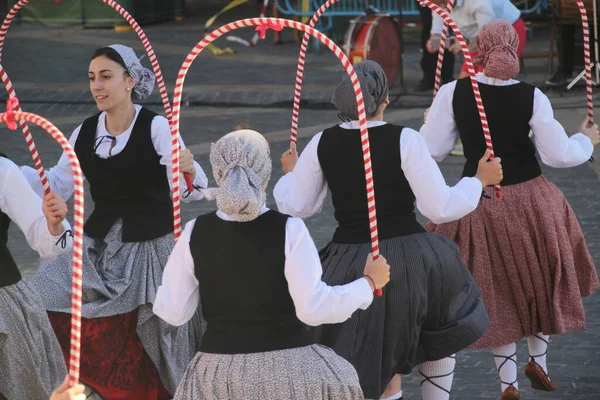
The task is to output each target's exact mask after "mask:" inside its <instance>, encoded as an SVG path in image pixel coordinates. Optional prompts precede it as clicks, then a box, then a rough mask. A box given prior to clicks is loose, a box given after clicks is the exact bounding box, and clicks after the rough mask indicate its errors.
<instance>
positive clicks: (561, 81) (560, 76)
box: [545, 71, 573, 86]
mask: <svg viewBox="0 0 600 400" xmlns="http://www.w3.org/2000/svg"><path fill="white" fill-rule="evenodd" d="M572 80H573V74H566V73H564V72H561V71H558V72H557V73H556V74H554V76H553V77H552V78H550V79H548V80H546V82H545V84H546V85H547V86H567V85H568V84H569V83H571V81H572Z"/></svg>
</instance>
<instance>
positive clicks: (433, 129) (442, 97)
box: [419, 81, 459, 162]
mask: <svg viewBox="0 0 600 400" xmlns="http://www.w3.org/2000/svg"><path fill="white" fill-rule="evenodd" d="M455 88H456V81H452V82H450V83H448V84H446V85H443V86H442V87H441V88H440V90H439V91H438V93H437V95H436V96H435V99H434V100H433V103H432V104H431V107H430V108H429V111H428V113H427V118H426V119H425V123H424V124H423V126H421V129H420V130H419V133H420V134H421V136H422V137H423V139H425V143H426V144H427V148H428V149H429V152H430V153H431V156H432V157H433V159H434V160H436V161H438V162H441V161H443V160H444V159H445V158H446V157H448V154H450V152H451V151H452V150H453V149H454V146H455V144H456V139H457V138H458V136H459V133H458V127H457V126H456V121H454V110H453V108H452V98H453V97H454V89H455Z"/></svg>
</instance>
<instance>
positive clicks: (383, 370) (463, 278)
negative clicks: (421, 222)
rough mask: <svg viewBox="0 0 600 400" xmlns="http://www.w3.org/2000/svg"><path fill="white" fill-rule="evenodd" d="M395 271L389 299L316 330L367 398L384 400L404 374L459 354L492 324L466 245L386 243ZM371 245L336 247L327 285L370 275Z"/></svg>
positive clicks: (327, 254) (420, 240)
mask: <svg viewBox="0 0 600 400" xmlns="http://www.w3.org/2000/svg"><path fill="white" fill-rule="evenodd" d="M379 246H380V252H381V254H382V255H383V256H384V257H385V258H386V259H387V261H388V263H389V265H390V267H391V279H390V282H389V283H388V284H387V285H386V286H385V287H384V288H383V296H382V297H378V298H375V299H373V304H371V306H370V307H369V308H368V309H366V310H358V311H356V312H355V313H354V314H353V315H352V317H351V318H350V319H348V320H346V321H345V322H343V323H341V324H333V325H321V326H320V327H317V328H315V334H316V339H317V342H318V343H322V344H324V345H325V346H328V347H331V348H332V349H333V350H334V351H335V352H336V353H337V354H339V355H340V356H342V357H344V358H345V359H346V360H348V361H350V363H351V364H352V365H353V366H354V367H355V368H356V370H357V372H358V376H359V379H360V383H361V387H362V390H363V392H364V394H365V396H366V397H367V398H375V399H377V398H379V396H380V395H381V394H382V393H383V391H384V390H385V387H386V386H387V384H388V382H389V380H390V379H391V378H392V376H393V375H394V374H396V373H402V374H408V373H410V372H411V370H412V369H413V367H415V366H417V365H419V364H421V363H423V362H425V361H434V360H439V359H442V358H444V357H447V356H449V355H452V354H454V353H456V352H458V351H460V350H462V349H464V348H465V347H467V346H469V345H470V344H471V343H473V342H474V341H476V340H477V339H478V338H480V337H481V336H482V335H483V334H484V332H485V331H486V330H487V328H488V325H489V320H488V317H487V314H486V311H485V307H484V305H483V301H482V299H481V296H480V294H479V290H478V289H477V287H476V286H475V282H474V280H473V277H472V276H471V274H470V273H469V271H468V270H467V268H466V267H465V266H464V264H463V263H462V260H461V258H460V254H459V252H458V247H457V246H456V244H454V243H453V242H452V241H450V240H449V239H447V238H445V237H443V236H441V235H437V234H431V233H419V234H413V235H408V236H401V237H397V238H393V239H387V240H382V241H380V242H379ZM370 251H371V245H370V244H368V243H365V244H339V243H330V244H329V245H328V246H327V247H326V248H325V249H323V250H322V251H321V261H322V263H323V271H324V273H323V281H324V282H326V283H327V284H328V285H331V286H334V285H343V284H346V283H349V282H352V281H353V280H355V279H357V278H359V277H361V276H362V275H363V274H364V268H365V261H366V259H367V255H368V254H369V253H370Z"/></svg>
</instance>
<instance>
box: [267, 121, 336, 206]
mask: <svg viewBox="0 0 600 400" xmlns="http://www.w3.org/2000/svg"><path fill="white" fill-rule="evenodd" d="M321 135H322V132H321V133H318V134H316V135H315V136H314V137H313V138H312V139H311V141H310V142H309V143H308V145H307V146H306V148H305V149H304V151H303V152H302V154H300V158H299V159H298V163H297V164H296V166H295V167H294V170H293V171H292V172H288V173H287V174H285V175H283V176H282V177H281V178H280V179H279V181H278V182H277V184H276V185H275V188H274V190H273V197H274V198H275V202H276V203H277V208H278V210H279V211H280V212H282V213H284V214H288V215H291V216H293V217H297V218H308V217H311V216H313V215H314V214H316V213H318V212H319V211H321V210H322V209H323V202H324V201H325V198H326V197H327V182H326V181H325V176H324V175H323V170H322V169H321V164H320V163H319V157H318V154H317V149H318V147H319V140H320V139H321Z"/></svg>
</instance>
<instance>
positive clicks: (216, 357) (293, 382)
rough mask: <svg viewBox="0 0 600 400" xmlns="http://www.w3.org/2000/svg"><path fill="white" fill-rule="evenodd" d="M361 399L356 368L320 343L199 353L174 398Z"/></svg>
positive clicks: (215, 399) (205, 399)
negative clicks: (261, 350)
mask: <svg viewBox="0 0 600 400" xmlns="http://www.w3.org/2000/svg"><path fill="white" fill-rule="evenodd" d="M238 399H240V400H241V399H244V400H283V399H285V400H363V399H364V396H363V393H362V391H361V389H360V384H359V382H358V377H357V376H356V371H355V370H354V368H352V365H350V364H349V363H348V362H347V361H346V360H344V359H343V358H341V357H339V356H338V355H336V354H335V353H334V352H333V351H332V350H331V349H328V348H326V347H324V346H320V345H312V346H306V347H297V348H293V349H287V350H278V351H268V352H264V353H250V354H210V353H198V354H197V355H196V357H195V358H194V360H193V361H192V362H191V363H190V365H189V367H188V369H187V371H186V372H185V376H184V377H183V380H182V381H181V384H180V385H179V388H178V389H177V393H176V394H175V400H238Z"/></svg>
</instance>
